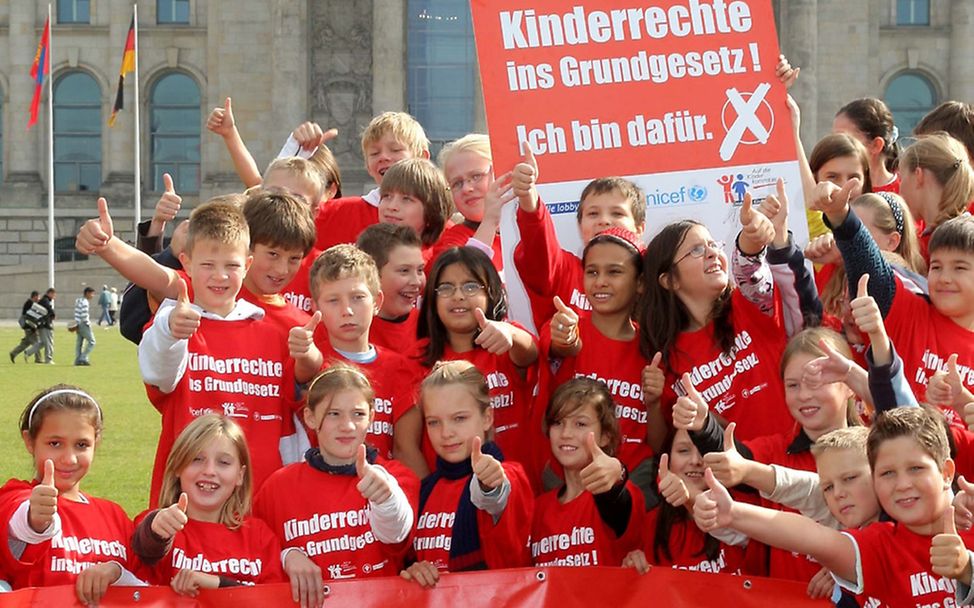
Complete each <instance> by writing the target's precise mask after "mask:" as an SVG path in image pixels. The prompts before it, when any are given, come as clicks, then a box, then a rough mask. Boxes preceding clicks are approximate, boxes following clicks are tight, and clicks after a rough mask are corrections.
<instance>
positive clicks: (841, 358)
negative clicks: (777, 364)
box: [801, 339, 854, 388]
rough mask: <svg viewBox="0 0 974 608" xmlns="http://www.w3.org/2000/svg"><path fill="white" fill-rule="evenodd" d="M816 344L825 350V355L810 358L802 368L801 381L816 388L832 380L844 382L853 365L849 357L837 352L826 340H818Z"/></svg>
mask: <svg viewBox="0 0 974 608" xmlns="http://www.w3.org/2000/svg"><path fill="white" fill-rule="evenodd" d="M818 346H819V348H821V349H822V350H824V351H825V355H824V356H822V357H818V358H817V359H812V360H811V361H809V362H808V363H806V364H805V367H804V368H802V379H801V381H802V382H805V383H807V384H808V386H809V387H811V388H818V387H820V386H824V385H826V384H832V383H833V382H845V381H846V379H847V378H848V377H849V370H851V369H852V366H853V365H854V364H853V362H852V361H851V360H850V359H847V358H846V357H845V355H843V354H842V353H840V352H838V351H837V350H835V349H834V348H832V346H831V345H830V344H829V343H828V341H827V340H825V339H821V340H819V341H818Z"/></svg>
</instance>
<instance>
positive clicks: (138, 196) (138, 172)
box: [132, 4, 142, 240]
mask: <svg viewBox="0 0 974 608" xmlns="http://www.w3.org/2000/svg"><path fill="white" fill-rule="evenodd" d="M132 24H133V32H134V35H133V37H132V40H133V46H134V47H135V70H134V71H135V79H134V84H135V112H134V116H135V226H134V228H135V239H136V240H138V238H139V223H141V222H142V154H141V145H140V144H141V143H142V123H141V121H140V120H139V109H140V108H139V5H138V4H133V5H132Z"/></svg>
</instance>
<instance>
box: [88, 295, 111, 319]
mask: <svg viewBox="0 0 974 608" xmlns="http://www.w3.org/2000/svg"><path fill="white" fill-rule="evenodd" d="M88 289H91V291H92V292H94V291H95V290H94V289H92V288H91V287H89V288H88ZM98 305H99V306H101V316H100V317H98V324H99V325H101V324H102V323H103V322H104V323H105V325H111V324H112V315H111V313H109V312H108V311H109V309H110V308H111V307H112V292H110V291H108V285H102V286H101V293H100V294H98Z"/></svg>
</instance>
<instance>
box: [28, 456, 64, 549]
mask: <svg viewBox="0 0 974 608" xmlns="http://www.w3.org/2000/svg"><path fill="white" fill-rule="evenodd" d="M55 513H57V488H56V487H55V486H54V461H53V460H51V459H50V458H48V459H47V460H45V461H44V478H43V479H41V482H40V483H39V484H37V485H36V486H34V489H33V490H31V491H30V504H29V505H28V508H27V523H28V524H30V529H31V530H33V531H34V532H37V533H38V534H40V533H41V532H43V531H44V530H47V528H48V527H49V526H50V525H51V523H52V522H53V521H54V514H55Z"/></svg>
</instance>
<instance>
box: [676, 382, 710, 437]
mask: <svg viewBox="0 0 974 608" xmlns="http://www.w3.org/2000/svg"><path fill="white" fill-rule="evenodd" d="M680 385H681V386H683V391H684V392H685V393H686V395H681V396H680V397H678V398H677V400H676V403H675V404H674V405H673V427H674V428H677V429H684V430H687V431H699V430H700V429H702V428H703V425H704V423H705V422H706V421H707V414H708V413H709V412H710V406H709V405H707V402H706V401H705V400H704V398H703V395H701V394H700V393H699V391H697V389H696V387H695V386H693V381H692V380H690V374H686V373H685V374H683V378H681V379H680Z"/></svg>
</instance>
